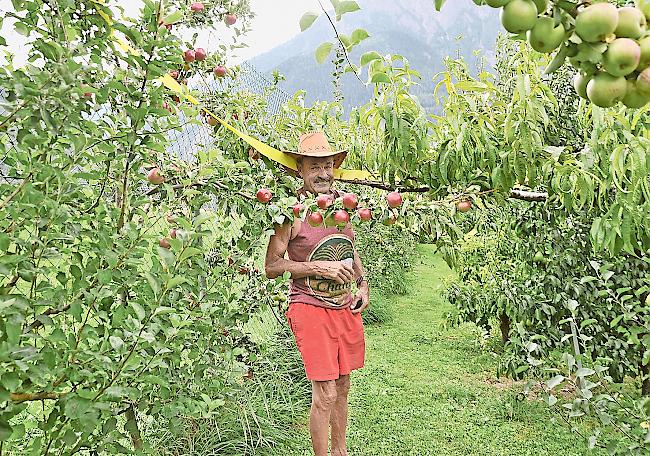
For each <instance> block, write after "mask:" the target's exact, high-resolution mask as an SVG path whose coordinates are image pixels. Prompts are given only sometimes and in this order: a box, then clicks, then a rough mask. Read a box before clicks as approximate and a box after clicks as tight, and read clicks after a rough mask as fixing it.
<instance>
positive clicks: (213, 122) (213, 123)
mask: <svg viewBox="0 0 650 456" xmlns="http://www.w3.org/2000/svg"><path fill="white" fill-rule="evenodd" d="M218 124H219V121H218V120H217V119H215V118H214V117H212V116H208V125H210V126H211V127H214V126H216V125H218Z"/></svg>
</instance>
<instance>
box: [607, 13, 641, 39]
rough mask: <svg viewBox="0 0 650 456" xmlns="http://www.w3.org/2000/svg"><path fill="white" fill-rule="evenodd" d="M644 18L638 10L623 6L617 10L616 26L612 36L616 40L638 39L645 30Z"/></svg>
mask: <svg viewBox="0 0 650 456" xmlns="http://www.w3.org/2000/svg"><path fill="white" fill-rule="evenodd" d="M646 24H647V21H646V18H645V16H644V15H643V13H642V12H641V10H640V9H638V8H635V7H633V6H624V7H622V8H619V9H618V25H617V26H616V30H615V31H614V34H615V35H616V36H617V37H618V38H632V39H635V40H636V39H639V38H641V36H643V34H644V32H645V28H646Z"/></svg>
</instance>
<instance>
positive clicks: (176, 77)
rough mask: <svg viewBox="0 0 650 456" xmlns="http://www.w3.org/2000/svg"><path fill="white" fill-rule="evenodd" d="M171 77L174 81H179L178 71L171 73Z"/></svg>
mask: <svg viewBox="0 0 650 456" xmlns="http://www.w3.org/2000/svg"><path fill="white" fill-rule="evenodd" d="M169 75H170V76H171V77H172V78H174V79H178V70H173V71H170V72H169Z"/></svg>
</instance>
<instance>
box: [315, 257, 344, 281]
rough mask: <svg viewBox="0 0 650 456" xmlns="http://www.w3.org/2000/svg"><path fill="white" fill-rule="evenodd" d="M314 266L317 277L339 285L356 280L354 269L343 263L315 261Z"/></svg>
mask: <svg viewBox="0 0 650 456" xmlns="http://www.w3.org/2000/svg"><path fill="white" fill-rule="evenodd" d="M312 266H313V267H314V269H315V270H316V274H317V275H319V276H321V277H324V278H326V279H330V280H334V281H336V282H337V283H340V284H344V283H349V282H352V281H353V280H354V269H352V267H351V266H347V265H346V264H345V263H343V262H342V261H314V262H312Z"/></svg>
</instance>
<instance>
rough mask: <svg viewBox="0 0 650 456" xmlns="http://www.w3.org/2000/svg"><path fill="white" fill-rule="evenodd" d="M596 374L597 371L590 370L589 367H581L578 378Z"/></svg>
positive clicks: (577, 373) (577, 374)
mask: <svg viewBox="0 0 650 456" xmlns="http://www.w3.org/2000/svg"><path fill="white" fill-rule="evenodd" d="M595 373H596V371H595V370H593V369H589V368H588V367H581V368H580V369H578V372H576V377H588V376H590V375H593V374H595Z"/></svg>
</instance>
